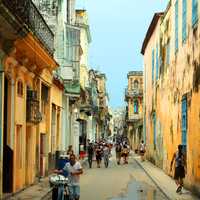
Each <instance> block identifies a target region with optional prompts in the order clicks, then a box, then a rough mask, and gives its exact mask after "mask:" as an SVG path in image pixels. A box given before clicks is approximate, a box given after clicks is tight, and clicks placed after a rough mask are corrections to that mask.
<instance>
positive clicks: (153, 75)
mask: <svg viewBox="0 0 200 200" xmlns="http://www.w3.org/2000/svg"><path fill="white" fill-rule="evenodd" d="M154 62H155V61H154V49H153V50H152V83H153V82H154V64H155V63H154Z"/></svg>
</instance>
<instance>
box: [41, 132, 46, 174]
mask: <svg viewBox="0 0 200 200" xmlns="http://www.w3.org/2000/svg"><path fill="white" fill-rule="evenodd" d="M45 154H46V134H45V133H41V134H40V176H41V177H44V176H45V166H46V159H45Z"/></svg>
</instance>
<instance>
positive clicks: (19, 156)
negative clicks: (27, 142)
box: [16, 125, 23, 190]
mask: <svg viewBox="0 0 200 200" xmlns="http://www.w3.org/2000/svg"><path fill="white" fill-rule="evenodd" d="M16 152H17V153H16V189H17V190H18V189H21V188H22V186H23V180H22V177H23V138H22V125H17V126H16Z"/></svg>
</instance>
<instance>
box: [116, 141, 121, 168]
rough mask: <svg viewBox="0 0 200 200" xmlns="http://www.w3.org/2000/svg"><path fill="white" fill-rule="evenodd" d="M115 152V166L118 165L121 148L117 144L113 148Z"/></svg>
mask: <svg viewBox="0 0 200 200" xmlns="http://www.w3.org/2000/svg"><path fill="white" fill-rule="evenodd" d="M115 152H116V161H117V164H118V165H120V161H121V153H122V147H121V145H120V144H119V143H117V145H116V147H115Z"/></svg>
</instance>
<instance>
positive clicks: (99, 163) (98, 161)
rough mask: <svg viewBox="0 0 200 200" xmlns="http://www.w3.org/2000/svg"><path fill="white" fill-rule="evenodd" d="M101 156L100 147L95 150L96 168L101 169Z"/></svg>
mask: <svg viewBox="0 0 200 200" xmlns="http://www.w3.org/2000/svg"><path fill="white" fill-rule="evenodd" d="M101 155H102V149H101V147H100V145H98V146H97V148H96V161H97V168H100V167H101Z"/></svg>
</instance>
